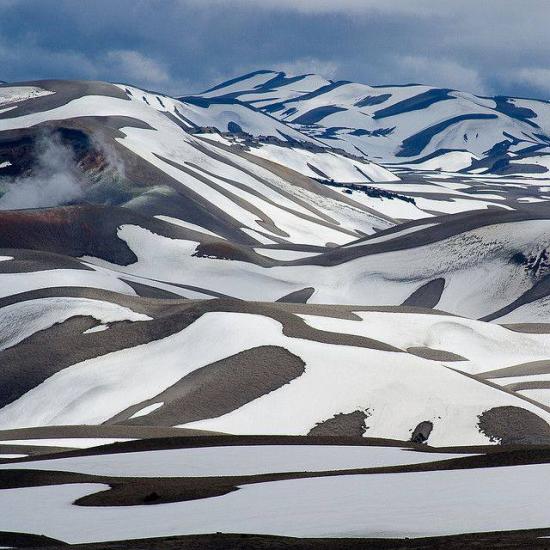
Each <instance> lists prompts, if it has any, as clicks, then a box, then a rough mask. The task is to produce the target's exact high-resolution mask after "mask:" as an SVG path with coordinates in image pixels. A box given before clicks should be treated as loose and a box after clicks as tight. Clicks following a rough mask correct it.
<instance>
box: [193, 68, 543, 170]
mask: <svg viewBox="0 0 550 550" xmlns="http://www.w3.org/2000/svg"><path fill="white" fill-rule="evenodd" d="M200 97H201V98H202V99H203V100H204V103H202V105H204V106H206V105H209V106H210V105H211V106H212V107H211V108H212V109H214V110H218V109H221V108H222V107H220V105H223V106H224V107H223V108H224V110H225V112H226V116H229V115H228V113H229V112H231V110H232V109H235V117H234V118H235V120H233V123H234V124H239V122H240V119H239V114H238V113H239V108H238V107H237V106H238V105H239V104H241V103H244V104H246V105H248V106H250V107H252V108H254V109H258V110H260V111H261V112H263V113H266V114H268V115H270V116H272V117H274V118H276V119H277V120H279V121H281V122H285V123H286V124H288V125H289V126H291V127H292V128H294V129H295V130H297V131H300V132H301V133H303V134H305V135H307V136H309V137H310V138H313V139H316V140H319V141H321V142H323V143H325V144H327V145H330V146H332V147H338V148H342V149H344V150H345V151H347V152H348V153H351V154H355V155H360V156H363V157H366V158H369V159H372V160H374V161H379V162H382V163H385V164H405V165H412V166H413V167H415V168H426V169H442V170H448V171H454V172H456V171H460V172H468V173H485V172H491V173H499V174H503V173H516V174H517V173H530V174H535V175H536V174H545V173H547V172H548V170H549V168H550V102H549V101H543V100H535V99H522V98H514V97H505V96H496V97H480V96H475V95H473V94H470V93H466V92H461V91H457V90H451V89H447V88H434V87H431V86H424V85H417V84H409V85H398V86H368V85H365V84H356V83H353V82H347V81H336V82H334V81H331V80H325V79H324V78H322V77H319V76H317V75H301V76H287V75H286V74H285V73H281V72H274V71H256V72H253V73H249V74H246V75H243V76H240V77H237V78H233V79H231V80H228V81H227V82H224V83H222V84H219V85H217V86H215V87H213V88H210V89H209V90H207V91H206V92H204V93H203V94H201V96H200ZM184 100H185V101H193V99H191V98H184ZM242 127H243V129H245V130H246V131H249V132H251V133H252V134H257V133H259V132H260V131H261V130H260V129H259V128H257V127H254V126H253V125H252V124H249V123H248V122H247V121H246V120H242Z"/></svg>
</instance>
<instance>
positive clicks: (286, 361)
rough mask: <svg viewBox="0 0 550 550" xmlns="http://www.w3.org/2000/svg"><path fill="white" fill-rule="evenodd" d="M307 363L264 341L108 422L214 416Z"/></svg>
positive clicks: (268, 388)
mask: <svg viewBox="0 0 550 550" xmlns="http://www.w3.org/2000/svg"><path fill="white" fill-rule="evenodd" d="M304 371H305V363H304V362H303V361H302V359H300V358H299V357H298V356H296V355H294V354H292V353H290V352H289V351H288V350H286V349H285V348H281V347H278V346H261V347H257V348H252V349H249V350H246V351H243V352H241V353H237V354H235V355H232V356H231V357H227V358H225V359H222V360H220V361H216V362H215V363H212V364H210V365H207V366H206V367H203V368H201V369H197V370H196V371H193V372H191V373H190V374H188V375H187V376H184V377H183V378H182V379H181V380H180V381H179V382H177V383H176V384H174V385H173V386H171V387H170V388H168V389H167V390H166V391H164V392H162V393H160V394H159V395H157V396H155V397H154V398H153V399H150V400H148V401H144V402H142V403H138V404H137V405H132V406H131V407H129V408H128V409H126V410H125V411H122V412H121V413H120V414H118V415H116V416H115V417H113V418H112V419H111V420H110V421H109V423H116V422H124V423H125V424H131V425H151V426H159V425H160V426H165V425H172V426H173V425H177V424H186V423H187V422H193V421H195V420H202V419H204V418H215V417H217V416H221V415H223V414H226V413H229V412H231V411H234V410H236V409H238V408H239V407H242V406H243V405H245V404H246V403H248V402H250V401H253V400H254V399H257V398H259V397H262V396H263V395H265V394H267V393H269V392H272V391H275V390H277V389H279V388H281V387H282V386H284V385H285V384H288V383H289V382H290V381H292V380H294V379H295V378H298V377H299V376H301V375H302V374H303V373H304ZM159 401H162V402H164V405H163V406H162V407H161V408H159V409H158V410H156V411H154V412H152V413H150V414H148V415H145V416H140V417H138V418H134V419H129V417H130V416H132V414H134V413H135V412H137V411H138V410H140V409H141V408H143V407H145V406H147V405H150V404H152V403H155V402H159Z"/></svg>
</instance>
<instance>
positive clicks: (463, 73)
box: [397, 55, 490, 95]
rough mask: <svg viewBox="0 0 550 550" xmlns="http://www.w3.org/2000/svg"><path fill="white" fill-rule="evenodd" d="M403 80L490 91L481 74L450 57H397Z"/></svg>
mask: <svg viewBox="0 0 550 550" xmlns="http://www.w3.org/2000/svg"><path fill="white" fill-rule="evenodd" d="M397 65H398V66H399V71H400V72H401V73H402V74H403V75H404V79H403V82H415V83H418V84H428V85H430V86H441V87H446V88H455V89H457V90H461V91H465V92H472V93H475V94H478V95H483V94H487V93H489V92H490V90H489V88H488V86H487V84H486V83H485V81H484V80H483V78H482V77H481V75H480V74H479V73H478V72H477V71H476V70H475V69H473V68H470V67H464V66H463V65H461V64H460V63H457V62H456V61H453V60H451V59H433V58H429V57H424V56H413V55H407V56H404V57H400V58H398V59H397Z"/></svg>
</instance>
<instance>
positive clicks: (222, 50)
mask: <svg viewBox="0 0 550 550" xmlns="http://www.w3.org/2000/svg"><path fill="white" fill-rule="evenodd" d="M0 14H1V15H0V80H5V81H9V82H15V81H22V80H36V79H44V78H70V79H93V80H107V81H111V82H125V83H130V84H134V85H137V86H141V87H145V88H148V89H151V90H155V91H160V92H164V93H168V94H172V95H176V96H178V95H188V94H192V93H198V92H200V91H203V90H205V89H206V88H209V87H211V86H213V85H215V84H218V83H220V82H222V81H223V80H226V79H229V78H232V77H234V76H237V75H240V74H244V73H247V72H251V71H254V70H258V69H274V70H281V71H285V72H287V73H290V74H304V73H317V74H320V75H322V76H324V77H325V78H329V79H334V80H351V81H355V82H362V83H366V84H371V85H383V84H406V83H421V84H428V85H433V86H441V87H447V88H454V89H459V90H463V91H468V92H473V93H476V94H479V95H516V96H520V97H536V98H541V99H550V0H0Z"/></svg>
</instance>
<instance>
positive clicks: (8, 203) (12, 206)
mask: <svg viewBox="0 0 550 550" xmlns="http://www.w3.org/2000/svg"><path fill="white" fill-rule="evenodd" d="M36 154H37V158H36V165H35V167H34V168H33V173H32V175H30V176H27V177H21V178H16V179H12V180H9V181H7V182H5V185H4V190H5V192H4V194H3V195H2V196H1V197H0V210H19V209H22V208H42V207H46V206H58V205H60V204H65V203H68V202H71V201H73V200H75V199H78V198H79V197H81V196H82V194H83V188H82V183H83V174H82V172H81V170H80V169H79V167H78V166H77V164H76V162H75V161H74V158H73V153H72V150H71V149H69V148H68V147H66V146H65V145H63V144H62V143H61V141H60V140H59V138H57V137H56V136H55V135H44V136H43V137H42V138H41V139H40V140H39V141H38V143H37V151H36Z"/></svg>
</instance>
